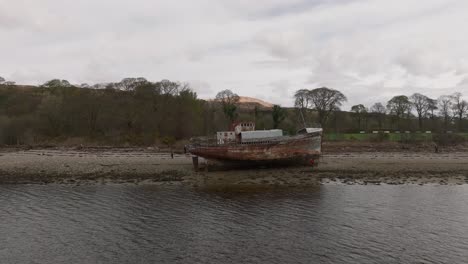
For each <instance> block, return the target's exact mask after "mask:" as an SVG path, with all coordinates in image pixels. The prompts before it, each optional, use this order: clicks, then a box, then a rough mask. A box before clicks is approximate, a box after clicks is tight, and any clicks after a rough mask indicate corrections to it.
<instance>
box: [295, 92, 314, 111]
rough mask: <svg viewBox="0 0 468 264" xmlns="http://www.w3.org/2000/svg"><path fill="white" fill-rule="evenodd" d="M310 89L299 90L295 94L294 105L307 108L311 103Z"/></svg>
mask: <svg viewBox="0 0 468 264" xmlns="http://www.w3.org/2000/svg"><path fill="white" fill-rule="evenodd" d="M309 93H310V91H309V90H307V89H301V90H297V91H296V93H295V94H294V98H295V101H294V106H295V107H298V108H301V109H307V108H309V107H310V106H311V105H310V103H311V101H310V97H309Z"/></svg>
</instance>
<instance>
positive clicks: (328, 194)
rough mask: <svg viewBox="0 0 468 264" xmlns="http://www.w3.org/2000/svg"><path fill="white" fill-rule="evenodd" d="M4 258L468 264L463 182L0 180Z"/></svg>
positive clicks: (467, 189) (467, 193)
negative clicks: (257, 185) (253, 184)
mask: <svg viewBox="0 0 468 264" xmlns="http://www.w3.org/2000/svg"><path fill="white" fill-rule="evenodd" d="M0 263H113V264H118V263H468V185H461V186H439V185H434V186H417V185H402V186H384V185H380V186H346V185H322V186H317V187H314V188H305V189H301V188H285V189H236V188H229V189H194V188H188V187H167V186H166V187H164V186H156V185H134V186H133V185H89V186H72V185H3V186H0Z"/></svg>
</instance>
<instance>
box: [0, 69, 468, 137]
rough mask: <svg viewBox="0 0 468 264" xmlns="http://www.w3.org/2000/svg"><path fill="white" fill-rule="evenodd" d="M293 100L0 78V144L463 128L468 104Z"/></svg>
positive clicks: (321, 97) (313, 95)
mask: <svg viewBox="0 0 468 264" xmlns="http://www.w3.org/2000/svg"><path fill="white" fill-rule="evenodd" d="M294 99H295V107H292V108H284V107H281V106H279V105H274V106H273V107H272V108H264V107H261V106H255V107H253V108H246V107H243V106H242V104H240V103H239V96H238V95H237V94H235V93H234V92H232V91H230V90H224V91H220V92H219V93H218V94H217V95H216V97H215V99H214V100H202V99H199V98H198V97H197V94H196V92H195V91H194V90H193V89H192V88H191V87H190V85H189V84H186V83H181V82H174V81H170V80H161V81H158V82H151V81H148V80H146V79H145V78H142V77H139V78H125V79H123V80H121V81H119V82H113V83H104V84H94V85H88V84H80V85H73V84H71V83H70V82H68V81H67V80H61V79H53V80H50V81H47V82H45V83H44V84H42V85H39V86H21V85H15V83H14V82H11V81H7V80H5V79H4V78H1V77H0V144H49V143H50V144H66V143H69V144H79V143H84V144H86V143H96V144H105V145H152V144H167V145H169V144H173V143H174V142H175V141H177V140H186V139H189V138H190V137H192V136H210V135H213V134H214V133H215V132H216V131H224V130H227V129H229V128H230V124H231V123H232V122H234V121H238V120H241V121H253V122H255V124H256V127H257V129H272V128H280V129H283V130H284V131H285V133H286V134H294V133H295V132H296V131H297V130H298V129H300V128H302V127H303V126H304V125H307V126H313V124H314V123H318V124H320V125H321V126H322V127H323V128H324V129H325V132H353V131H358V130H370V129H373V130H375V129H385V130H389V129H398V130H416V129H419V130H424V129H428V130H433V131H437V132H445V131H449V130H451V131H464V130H466V128H467V120H466V119H467V111H468V106H467V102H466V101H465V100H463V99H462V95H461V94H460V93H455V94H452V95H446V96H441V97H440V98H438V99H431V98H429V97H427V96H424V95H422V94H413V95H411V96H405V95H399V96H395V97H393V98H391V99H390V100H389V101H388V102H386V103H385V104H384V103H375V104H374V105H372V106H371V107H370V108H367V107H366V106H364V105H362V104H358V105H354V106H352V107H351V109H350V111H342V110H341V107H342V106H343V103H344V102H346V100H347V98H346V96H345V95H344V94H343V93H342V92H340V91H338V90H335V89H331V88H326V87H322V88H317V89H311V90H308V89H301V90H298V91H296V93H295V94H294Z"/></svg>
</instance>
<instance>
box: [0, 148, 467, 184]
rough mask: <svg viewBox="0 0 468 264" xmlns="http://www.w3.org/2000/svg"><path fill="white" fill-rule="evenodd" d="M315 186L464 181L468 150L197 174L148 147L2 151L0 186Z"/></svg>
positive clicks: (332, 156) (177, 157)
mask: <svg viewBox="0 0 468 264" xmlns="http://www.w3.org/2000/svg"><path fill="white" fill-rule="evenodd" d="M50 183H55V184H76V185H81V184H115V183H116V184H159V185H188V186H195V187H203V186H214V187H216V186H219V187H223V186H232V185H236V186H269V187H281V186H315V185H320V184H350V185H351V184H362V185H369V184H374V185H378V184H419V185H423V184H442V185H446V184H447V185H461V184H467V183H468V152H465V151H462V152H444V153H431V152H365V151H363V152H347V153H328V154H327V153H325V154H324V155H323V156H322V157H321V159H320V162H319V165H318V167H286V168H259V169H243V170H227V171H223V170H216V171H208V172H207V171H204V170H202V171H200V172H195V171H194V170H193V167H192V160H191V156H189V155H184V154H174V157H173V158H172V157H171V154H170V153H162V152H157V151H154V150H151V149H132V148H130V149H86V150H76V149H31V150H21V149H2V150H0V184H50Z"/></svg>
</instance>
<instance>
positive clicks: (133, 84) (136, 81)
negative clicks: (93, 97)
mask: <svg viewBox="0 0 468 264" xmlns="http://www.w3.org/2000/svg"><path fill="white" fill-rule="evenodd" d="M147 82H148V81H147V80H146V79H145V78H143V77H138V78H124V79H122V81H120V82H118V83H116V84H115V86H116V87H117V89H120V90H124V91H134V90H135V89H136V88H137V87H138V86H140V85H143V84H145V83H147Z"/></svg>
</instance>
